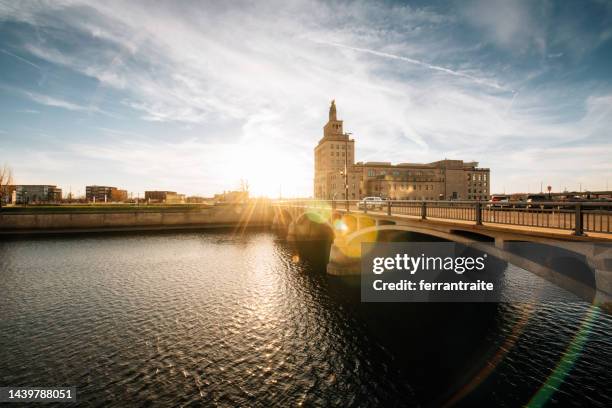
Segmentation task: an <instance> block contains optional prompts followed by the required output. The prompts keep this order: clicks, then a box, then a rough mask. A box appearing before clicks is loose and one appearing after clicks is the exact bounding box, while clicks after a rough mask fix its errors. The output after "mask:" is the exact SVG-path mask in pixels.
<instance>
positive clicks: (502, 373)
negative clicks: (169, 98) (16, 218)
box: [0, 231, 612, 407]
mask: <svg viewBox="0 0 612 408" xmlns="http://www.w3.org/2000/svg"><path fill="white" fill-rule="evenodd" d="M310 250H311V251H312V252H310V256H309V248H300V250H298V248H295V247H293V246H291V245H289V244H288V243H286V242H284V241H283V240H281V239H279V238H278V237H277V236H276V235H275V234H274V233H272V232H268V231H247V232H243V233H241V234H236V233H234V232H232V231H206V232H181V233H158V234H131V235H85V236H70V237H53V238H51V237H48V238H37V239H19V240H4V241H0V386H7V385H11V386H76V387H77V388H78V391H77V399H78V401H79V402H78V405H79V406H104V407H108V406H116V407H125V406H143V405H150V406H189V405H191V406H200V405H204V406H208V405H210V406H258V407H270V406H283V407H285V406H300V405H303V406H341V407H348V406H418V405H424V406H438V405H443V404H445V403H455V404H457V405H458V406H475V405H481V406H494V405H495V406H508V407H514V406H523V405H525V404H528V403H530V402H531V403H532V404H533V406H538V404H540V403H548V404H549V405H550V406H600V407H609V406H612V394H611V391H610V384H612V340H611V333H612V319H611V317H610V315H608V314H605V313H603V312H601V311H600V310H599V309H596V308H594V307H591V306H590V305H588V304H587V303H583V302H577V301H576V302H548V303H544V304H536V305H529V304H443V303H440V304H364V303H361V302H360V301H359V290H358V284H359V283H358V280H355V279H340V278H334V277H330V276H328V275H326V274H325V260H324V259H322V257H317V256H314V255H313V254H314V253H320V252H321V251H320V248H310ZM516 279H521V278H520V277H519V278H516ZM529 279H534V277H530V278H529ZM536 279H539V278H536ZM544 284H545V283H544ZM62 406H66V405H65V404H64V405H62Z"/></svg>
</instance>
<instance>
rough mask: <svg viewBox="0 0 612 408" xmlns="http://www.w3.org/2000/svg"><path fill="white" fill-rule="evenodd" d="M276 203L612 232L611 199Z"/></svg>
mask: <svg viewBox="0 0 612 408" xmlns="http://www.w3.org/2000/svg"><path fill="white" fill-rule="evenodd" d="M275 205H284V206H294V207H300V208H313V209H316V208H318V209H331V210H338V211H346V212H362V213H368V212H370V213H373V214H377V215H388V216H405V217H418V218H421V219H442V220H457V221H467V222H473V223H475V224H482V223H489V224H503V225H517V226H525V227H536V228H554V229H561V230H572V231H573V232H574V234H576V235H583V234H584V233H585V232H598V233H612V201H584V202H567V201H547V202H534V203H527V202H524V201H515V202H512V201H511V202H487V201H433V200H430V201H418V200H383V201H375V202H364V201H360V200H278V201H275Z"/></svg>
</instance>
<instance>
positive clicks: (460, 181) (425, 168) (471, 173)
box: [314, 101, 491, 200]
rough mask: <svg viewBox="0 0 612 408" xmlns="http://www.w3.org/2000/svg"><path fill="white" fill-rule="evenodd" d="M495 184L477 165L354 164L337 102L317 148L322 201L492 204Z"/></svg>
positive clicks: (318, 189)
mask: <svg viewBox="0 0 612 408" xmlns="http://www.w3.org/2000/svg"><path fill="white" fill-rule="evenodd" d="M345 171H346V174H347V175H348V177H345V173H344V172H345ZM347 181H348V189H347V183H346V182H347ZM490 185H491V181H490V171H489V169H488V168H480V167H478V162H464V161H463V160H447V159H445V160H440V161H436V162H432V163H426V164H418V163H400V164H397V165H393V164H391V163H390V162H357V163H355V140H354V139H351V138H350V136H349V135H348V134H346V133H344V127H343V121H341V120H338V118H337V111H336V104H335V101H332V103H331V106H330V108H329V120H328V122H327V124H326V125H325V126H324V127H323V138H322V139H321V140H319V143H318V145H317V146H316V147H315V174H314V197H315V198H317V199H325V200H333V199H337V200H341V199H346V198H348V199H350V200H358V199H361V198H363V197H367V196H377V197H383V198H389V199H394V200H487V199H488V198H489V194H490ZM347 191H348V197H347Z"/></svg>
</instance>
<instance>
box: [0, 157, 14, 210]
mask: <svg viewBox="0 0 612 408" xmlns="http://www.w3.org/2000/svg"><path fill="white" fill-rule="evenodd" d="M11 184H13V170H12V169H11V168H10V167H9V166H8V165H6V164H5V165H4V166H2V167H0V208H2V203H3V202H4V200H5V196H6V195H8V194H9V186H10V185H11Z"/></svg>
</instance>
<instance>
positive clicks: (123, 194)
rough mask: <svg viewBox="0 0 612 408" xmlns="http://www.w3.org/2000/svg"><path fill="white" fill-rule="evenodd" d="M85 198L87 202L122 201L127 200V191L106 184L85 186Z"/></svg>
mask: <svg viewBox="0 0 612 408" xmlns="http://www.w3.org/2000/svg"><path fill="white" fill-rule="evenodd" d="M85 198H86V199H87V201H89V202H96V203H105V202H115V203H116V202H123V201H127V191H126V190H119V189H118V188H117V187H108V186H86V187H85Z"/></svg>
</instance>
